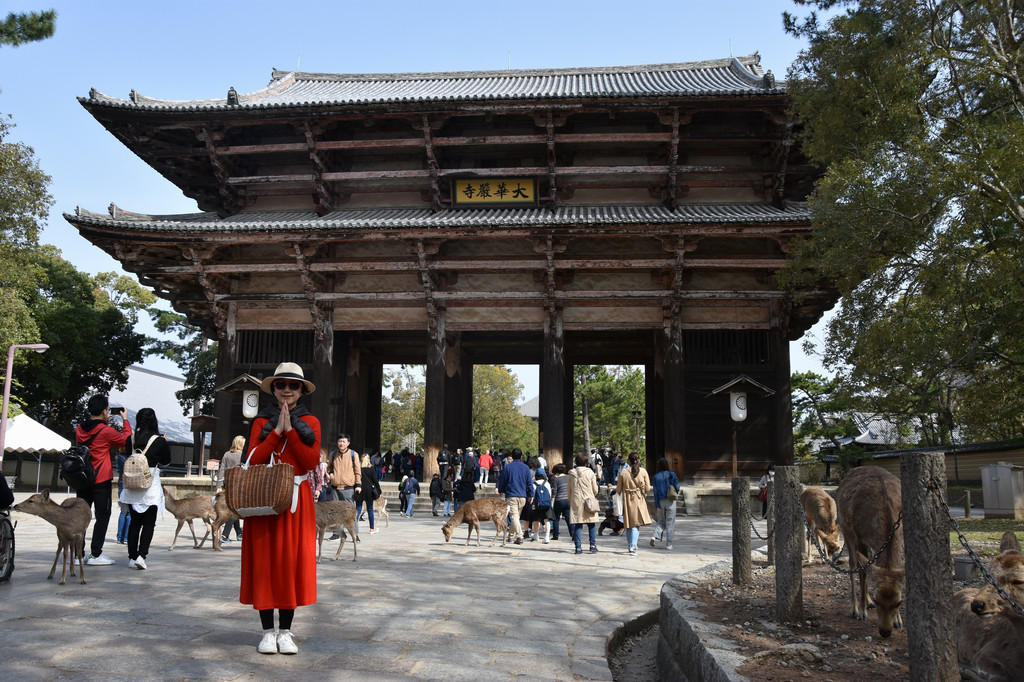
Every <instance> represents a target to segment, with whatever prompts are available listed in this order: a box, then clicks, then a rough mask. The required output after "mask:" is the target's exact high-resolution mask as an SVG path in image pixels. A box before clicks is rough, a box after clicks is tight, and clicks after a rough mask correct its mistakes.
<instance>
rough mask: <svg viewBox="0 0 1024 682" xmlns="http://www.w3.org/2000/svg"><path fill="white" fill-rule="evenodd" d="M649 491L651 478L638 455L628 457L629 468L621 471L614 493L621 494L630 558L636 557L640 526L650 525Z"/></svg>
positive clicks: (623, 520)
mask: <svg viewBox="0 0 1024 682" xmlns="http://www.w3.org/2000/svg"><path fill="white" fill-rule="evenodd" d="M650 489H651V477H650V476H648V475H647V470H646V469H644V468H642V467H641V466H640V455H638V454H637V453H635V452H634V453H632V454H630V456H629V468H628V469H623V470H622V472H621V473H620V474H619V480H618V482H617V483H616V484H615V492H617V493H621V494H622V525H623V526H624V527H625V529H626V545H627V547H628V548H629V554H630V556H636V545H637V541H638V540H639V539H640V526H647V525H650V523H651V514H650V512H649V511H647V492H648V491H649V490H650Z"/></svg>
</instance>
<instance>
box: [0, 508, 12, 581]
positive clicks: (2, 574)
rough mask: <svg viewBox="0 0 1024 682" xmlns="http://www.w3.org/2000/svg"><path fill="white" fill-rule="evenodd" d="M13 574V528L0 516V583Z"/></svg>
mask: <svg viewBox="0 0 1024 682" xmlns="http://www.w3.org/2000/svg"><path fill="white" fill-rule="evenodd" d="M13 572H14V526H12V525H11V520H10V519H9V518H7V517H6V516H0V582H3V581H4V580H8V579H10V577H11V573H13Z"/></svg>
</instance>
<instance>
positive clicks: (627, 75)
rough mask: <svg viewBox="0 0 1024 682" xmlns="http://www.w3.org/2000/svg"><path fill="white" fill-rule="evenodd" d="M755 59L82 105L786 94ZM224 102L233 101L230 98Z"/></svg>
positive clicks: (279, 84)
mask: <svg viewBox="0 0 1024 682" xmlns="http://www.w3.org/2000/svg"><path fill="white" fill-rule="evenodd" d="M759 63H760V56H758V55H757V54H756V53H755V54H753V55H749V56H746V57H737V58H729V59H719V60H714V61H702V62H685V63H678V64H652V65H646V66H616V67H591V68H568V69H530V70H522V69H521V70H506V71H471V72H467V71H462V72H453V73H395V74H324V73H302V72H285V71H278V70H275V71H274V73H273V78H272V80H271V82H270V84H269V85H268V86H267V87H266V88H264V89H262V90H259V91H256V92H253V93H249V94H240V93H235V92H234V90H233V88H232V89H231V90H230V91H229V92H228V94H227V95H226V96H225V97H224V98H220V99H207V100H165V99H157V98H153V97H147V96H145V95H141V94H139V93H137V92H135V91H134V90H133V91H132V93H131V96H130V98H129V99H119V98H116V97H110V96H108V95H104V94H102V93H100V92H98V91H96V90H95V89H94V90H92V91H90V93H89V97H87V98H86V97H83V98H79V99H80V101H82V102H83V103H84V104H90V105H100V106H111V107H119V108H130V109H140V110H151V111H207V110H214V109H231V110H237V109H273V108H288V107H308V106H320V105H335V106H337V105H342V106H344V105H367V104H371V105H372V104H387V103H399V102H413V103H415V102H446V101H449V102H450V101H459V102H462V101H484V100H536V99H542V100H559V99H574V100H575V99H621V98H644V97H700V96H723V95H731V96H754V95H778V94H781V93H784V92H785V88H784V87H783V86H782V85H781V84H776V83H775V79H774V77H772V76H771V75H770V74H768V75H767V76H766V75H765V74H764V73H762V71H761V68H760V66H759ZM229 99H230V100H231V102H229Z"/></svg>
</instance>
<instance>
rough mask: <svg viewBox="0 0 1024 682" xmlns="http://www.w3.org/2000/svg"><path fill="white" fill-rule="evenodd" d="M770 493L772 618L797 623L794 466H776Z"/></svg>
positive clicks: (799, 543)
mask: <svg viewBox="0 0 1024 682" xmlns="http://www.w3.org/2000/svg"><path fill="white" fill-rule="evenodd" d="M772 494H773V497H774V500H775V509H774V517H775V524H774V533H771V534H769V535H770V536H769V542H774V543H775V619H776V620H778V621H779V622H780V623H799V622H801V621H803V619H804V583H803V561H804V523H803V519H804V515H803V509H802V508H801V506H800V470H799V469H798V468H797V467H795V466H780V467H776V469H775V490H774V491H773V493H772ZM947 567H948V564H947ZM950 594H951V593H950Z"/></svg>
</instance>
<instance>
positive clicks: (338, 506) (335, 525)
mask: <svg viewBox="0 0 1024 682" xmlns="http://www.w3.org/2000/svg"><path fill="white" fill-rule="evenodd" d="M313 508H314V509H315V510H316V535H317V538H316V539H317V549H316V562H317V563H320V556H321V554H323V549H324V532H325V531H328V530H329V531H331V532H338V533H340V534H341V539H340V541H339V542H338V551H337V552H335V553H334V558H333V559H331V561H337V560H338V557H339V556H341V549H342V547H344V546H345V530H346V529H348V532H349V534H350V535H351V536H352V561H355V560H356V559H358V558H359V550H358V549H357V548H356V540H357V539H358V536H357V535H356V506H355V505H354V504H352V503H351V502H349V501H348V500H330V501H329V502H315V503H314V504H313Z"/></svg>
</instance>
